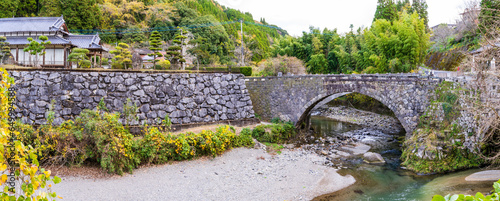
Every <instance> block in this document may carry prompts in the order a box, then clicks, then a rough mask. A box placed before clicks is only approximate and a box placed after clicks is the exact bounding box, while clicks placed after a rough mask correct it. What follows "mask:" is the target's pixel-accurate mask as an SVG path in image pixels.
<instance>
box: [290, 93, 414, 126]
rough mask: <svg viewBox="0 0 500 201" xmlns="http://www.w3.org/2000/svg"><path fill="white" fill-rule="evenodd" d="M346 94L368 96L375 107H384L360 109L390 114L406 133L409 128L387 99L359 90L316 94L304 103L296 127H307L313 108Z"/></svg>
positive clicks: (336, 99)
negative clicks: (378, 110)
mask: <svg viewBox="0 0 500 201" xmlns="http://www.w3.org/2000/svg"><path fill="white" fill-rule="evenodd" d="M347 95H353V96H365V97H369V98H371V99H374V100H375V101H376V102H378V103H379V105H376V106H377V107H380V106H382V107H384V108H383V109H382V112H376V111H373V110H366V108H360V110H365V111H369V112H373V113H377V114H381V115H387V116H392V117H394V118H396V119H397V120H398V122H399V124H401V126H402V128H403V130H404V131H405V132H406V133H408V130H409V129H408V126H407V125H405V121H404V119H403V118H402V117H401V116H402V115H400V114H399V111H398V108H397V107H396V106H395V105H394V104H391V103H390V102H388V101H384V99H382V98H380V97H377V96H375V95H367V94H364V93H359V92H342V93H335V94H328V95H318V96H317V97H316V98H314V99H313V100H311V101H310V102H309V103H308V104H306V106H305V107H304V111H303V112H302V114H301V116H300V118H299V120H298V121H297V124H296V127H297V128H300V129H307V128H309V125H310V118H311V113H312V112H313V111H314V110H316V109H318V108H320V107H322V106H324V105H326V104H328V103H331V102H332V101H337V102H338V99H339V98H343V97H346V96H347ZM352 107H353V108H355V109H358V108H356V107H354V106H352Z"/></svg>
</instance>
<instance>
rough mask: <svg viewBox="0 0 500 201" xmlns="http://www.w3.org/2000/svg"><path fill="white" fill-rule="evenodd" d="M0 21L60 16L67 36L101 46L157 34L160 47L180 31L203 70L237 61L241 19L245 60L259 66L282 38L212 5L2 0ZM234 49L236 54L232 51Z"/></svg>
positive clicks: (187, 0)
mask: <svg viewBox="0 0 500 201" xmlns="http://www.w3.org/2000/svg"><path fill="white" fill-rule="evenodd" d="M1 2H2V3H1V4H0V11H1V12H0V17H2V18H5V17H13V16H15V17H32V16H40V17H42V16H43V17H58V16H61V15H64V19H65V20H66V23H67V25H68V28H69V29H70V31H71V32H72V33H82V34H93V33H97V32H99V34H100V36H101V38H102V39H103V41H104V42H106V43H115V42H126V43H141V42H145V41H147V40H148V37H149V35H150V34H151V32H152V31H154V30H158V31H159V32H160V33H161V35H162V39H163V40H164V41H170V40H172V39H173V38H174V37H175V35H176V34H178V33H179V27H183V28H184V29H185V30H187V31H189V32H190V33H192V34H193V35H194V37H195V38H194V39H196V40H197V44H196V45H197V47H198V48H197V51H198V55H205V57H204V58H203V59H201V62H202V63H203V64H213V63H221V64H227V63H230V62H231V61H235V60H236V57H239V55H241V53H240V52H241V51H240V48H239V47H241V33H240V32H241V31H240V22H239V20H240V19H243V21H244V25H243V31H244V33H245V34H244V37H243V39H244V42H245V44H246V45H245V46H246V48H245V51H244V52H245V53H244V54H245V57H247V58H248V59H251V60H253V61H260V60H262V59H263V58H266V57H268V55H269V54H270V51H271V49H270V46H271V43H272V40H273V38H278V37H280V35H287V32H286V31H284V30H282V29H280V28H279V27H277V26H274V25H268V24H267V23H266V22H265V20H260V21H255V20H254V19H253V17H252V14H250V13H242V12H240V11H238V10H234V9H231V8H226V7H224V6H222V5H220V4H218V3H217V2H216V1H214V0H85V1H81V0H3V1H1ZM235 49H237V50H238V51H235Z"/></svg>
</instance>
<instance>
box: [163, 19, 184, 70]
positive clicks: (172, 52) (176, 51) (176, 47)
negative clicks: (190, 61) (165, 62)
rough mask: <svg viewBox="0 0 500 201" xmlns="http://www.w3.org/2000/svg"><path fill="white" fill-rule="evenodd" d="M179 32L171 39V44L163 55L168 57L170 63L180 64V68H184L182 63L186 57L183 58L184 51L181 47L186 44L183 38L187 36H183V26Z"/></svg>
mask: <svg viewBox="0 0 500 201" xmlns="http://www.w3.org/2000/svg"><path fill="white" fill-rule="evenodd" d="M179 30H180V33H179V34H177V36H175V38H174V40H173V41H172V44H173V45H172V46H170V47H168V49H167V54H166V55H165V57H168V58H170V59H169V60H170V63H171V64H180V65H181V68H182V70H184V63H185V62H186V59H184V56H183V54H184V52H183V47H184V46H185V45H186V43H185V40H186V39H187V36H185V35H184V34H185V32H186V31H184V29H183V28H180V29H179Z"/></svg>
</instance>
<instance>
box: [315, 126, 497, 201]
mask: <svg viewBox="0 0 500 201" xmlns="http://www.w3.org/2000/svg"><path fill="white" fill-rule="evenodd" d="M311 126H312V128H313V129H314V130H315V132H316V134H315V135H317V136H331V137H332V136H338V135H342V134H345V133H346V132H349V131H355V130H359V129H362V127H361V126H358V125H354V124H349V123H344V122H338V121H334V120H331V119H328V118H325V117H319V116H312V117H311ZM351 133H352V132H351ZM386 134H388V133H386ZM388 135H395V136H394V137H397V136H402V135H404V134H402V133H399V134H388ZM388 141H389V142H387V143H386V144H385V145H384V146H378V148H376V149H374V148H372V149H371V150H370V151H371V152H377V153H380V154H381V155H382V156H383V157H384V159H385V160H386V162H387V163H386V164H385V165H382V166H377V165H369V164H365V163H363V161H362V159H361V157H352V158H348V159H347V160H345V159H344V166H345V167H344V169H341V170H339V173H340V174H342V175H345V174H350V175H352V176H354V177H355V178H356V183H355V184H354V185H352V186H350V187H348V188H346V189H343V190H340V191H337V192H335V193H332V194H328V195H323V196H320V197H317V198H315V200H335V201H338V200H370V201H375V200H381V201H382V200H383V201H388V200H405V201H407V200H431V199H432V196H433V195H435V194H441V195H446V194H449V193H452V194H454V193H466V194H475V193H476V192H478V191H479V192H482V193H487V192H489V191H491V190H492V189H493V188H492V185H493V182H466V181H465V177H467V176H468V175H470V174H472V173H475V172H479V171H482V170H480V169H472V170H466V171H461V172H455V173H449V174H436V175H426V176H422V175H416V174H414V173H412V172H411V171H407V170H404V169H402V168H401V166H400V162H401V161H400V159H399V157H400V156H401V152H400V146H399V143H398V142H397V140H392V141H391V140H388ZM346 161H347V162H346Z"/></svg>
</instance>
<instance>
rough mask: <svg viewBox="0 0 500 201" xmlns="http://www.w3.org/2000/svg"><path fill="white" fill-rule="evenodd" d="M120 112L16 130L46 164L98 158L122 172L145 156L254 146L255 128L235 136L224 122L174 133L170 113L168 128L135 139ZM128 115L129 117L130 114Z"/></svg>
mask: <svg viewBox="0 0 500 201" xmlns="http://www.w3.org/2000/svg"><path fill="white" fill-rule="evenodd" d="M129 104H130V101H128V103H127V105H129ZM99 108H103V107H99ZM127 111H129V112H127ZM133 112H134V109H133V108H132V106H130V108H128V109H124V113H128V114H130V115H132V113H133ZM120 116H121V115H120V114H119V113H108V112H105V111H103V110H101V109H96V110H84V111H82V113H80V115H79V116H78V117H76V119H75V121H71V120H68V121H66V122H64V123H62V124H61V125H60V126H53V125H51V124H46V125H42V126H40V127H39V128H38V129H37V130H35V129H33V127H32V126H29V125H26V124H22V123H20V122H17V123H16V124H15V130H16V131H17V132H16V135H17V138H18V139H19V140H20V141H22V142H23V143H26V144H27V145H30V146H32V147H36V148H37V149H36V153H37V155H38V156H39V158H40V161H41V162H42V163H43V164H47V165H50V164H53V165H56V164H57V165H81V164H83V163H94V162H97V163H98V164H100V166H101V168H103V169H104V170H107V171H108V172H110V173H117V174H122V173H123V172H124V171H128V172H131V171H132V170H133V169H134V168H136V167H137V166H138V165H139V164H140V163H141V161H142V163H146V164H149V163H154V164H162V163H166V162H167V161H171V160H187V159H192V158H194V157H200V156H214V157H215V156H217V155H220V154H222V153H223V152H224V151H225V150H228V149H230V148H233V147H242V146H245V147H251V146H253V145H254V142H253V138H252V136H251V131H249V130H248V129H246V130H245V131H244V132H242V133H241V134H240V135H236V134H235V130H234V128H232V127H230V126H221V127H219V128H217V129H216V131H215V132H212V131H202V132H201V133H199V134H194V133H186V134H179V135H172V134H170V133H169V130H170V126H171V121H170V119H169V117H168V115H167V116H165V120H164V121H163V125H164V128H158V127H148V126H146V127H145V130H144V137H142V138H135V139H134V138H133V136H132V135H131V134H130V133H129V131H128V130H127V129H126V128H125V127H124V126H123V125H122V124H121V123H120V121H119V117H120ZM124 116H125V120H126V119H127V117H126V116H127V115H124Z"/></svg>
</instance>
